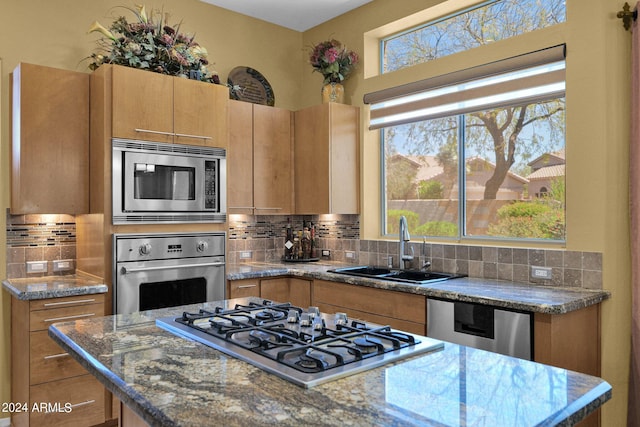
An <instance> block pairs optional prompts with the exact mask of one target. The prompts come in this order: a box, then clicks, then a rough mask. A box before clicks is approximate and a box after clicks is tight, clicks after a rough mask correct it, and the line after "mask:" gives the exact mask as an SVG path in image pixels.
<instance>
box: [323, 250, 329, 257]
mask: <svg viewBox="0 0 640 427" xmlns="http://www.w3.org/2000/svg"><path fill="white" fill-rule="evenodd" d="M322 256H323V257H327V258H328V257H330V256H331V251H330V250H329V249H323V250H322Z"/></svg>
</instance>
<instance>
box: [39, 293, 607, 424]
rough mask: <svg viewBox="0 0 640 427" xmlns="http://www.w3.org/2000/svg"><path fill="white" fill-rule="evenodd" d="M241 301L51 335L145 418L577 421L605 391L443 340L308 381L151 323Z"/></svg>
mask: <svg viewBox="0 0 640 427" xmlns="http://www.w3.org/2000/svg"><path fill="white" fill-rule="evenodd" d="M248 301H256V302H257V301H260V300H259V299H257V298H254V299H252V298H248V299H237V300H228V301H220V302H211V303H204V304H198V305H194V306H188V307H178V308H171V309H161V310H151V311H146V312H140V313H133V314H130V315H118V316H109V317H103V318H96V319H86V320H78V321H75V322H67V323H59V324H55V325H53V326H51V327H50V329H49V335H50V336H51V337H52V338H53V339H54V341H56V342H57V343H58V344H60V345H61V346H62V347H63V348H64V349H65V350H66V351H68V352H69V353H70V354H71V355H72V356H73V357H74V358H75V359H76V360H78V361H79V362H80V363H81V364H82V365H83V366H85V367H86V368H87V369H88V370H89V372H90V373H92V374H93V375H94V376H96V377H97V378H98V379H99V380H100V381H101V382H102V383H103V384H104V385H105V386H106V387H107V389H109V390H110V391H111V392H113V393H114V395H115V396H116V397H118V398H119V399H120V400H121V401H122V402H123V403H124V404H125V405H127V406H128V407H129V408H130V409H131V410H132V411H133V412H135V413H136V414H138V415H139V416H140V417H141V418H142V419H144V420H145V421H146V422H147V423H149V424H150V425H152V426H194V425H198V426H209V425H211V426H217V425H225V426H247V425H278V426H289V425H309V426H314V425H336V426H345V425H351V426H374V425H379V426H383V425H384V426H389V425H394V426H415V425H423V426H425V425H426V426H431V425H434V426H435V425H437V426H464V425H491V426H515V425H518V426H534V425H544V426H546V425H548V426H551V425H554V426H555V425H574V424H575V423H577V422H578V421H580V420H582V419H583V418H584V417H585V416H586V415H588V414H589V413H591V412H593V411H594V410H596V409H597V408H598V407H600V406H601V405H602V404H604V403H605V402H606V401H607V400H609V399H610V398H611V387H610V385H609V384H608V383H607V382H605V381H604V380H602V379H600V378H597V377H593V376H589V375H584V374H579V373H575V372H571V371H567V370H565V369H560V368H555V367H550V366H546V365H542V364H538V363H535V362H530V361H525V360H521V359H516V358H512V357H508V356H503V355H499V354H496V353H490V352H486V351H482V350H475V349H472V348H468V347H464V346H459V345H455V344H450V343H445V345H444V349H443V350H441V351H436V352H433V353H428V354H425V355H418V356H414V357H412V358H409V359H405V360H403V361H399V362H395V363H391V364H388V365H384V366H382V367H379V368H375V369H372V370H369V371H366V372H363V373H359V374H356V375H353V376H349V377H345V378H341V379H339V380H335V381H331V382H328V383H325V384H320V385H317V386H315V387H313V388H310V389H304V388H301V387H298V386H296V385H294V384H292V383H289V382H288V381H286V380H284V379H281V378H279V377H277V376H275V375H272V374H269V373H268V372H265V371H263V370H261V369H259V368H257V367H254V366H253V365H250V364H248V363H245V362H243V361H240V360H237V359H234V358H232V357H229V356H227V355H225V354H223V353H221V352H219V351H217V350H214V349H212V348H209V347H207V346H205V345H203V344H200V343H197V342H194V341H189V340H186V339H184V338H181V337H178V336H175V335H173V334H171V333H169V332H167V331H165V330H162V329H160V328H158V327H157V326H156V324H155V319H156V318H158V317H166V316H172V315H176V316H178V315H180V314H181V313H182V311H184V310H188V311H191V310H197V309H198V308H200V307H202V308H208V309H213V308H215V307H223V308H230V307H234V306H235V304H236V303H238V302H240V303H247V302H248ZM125 427H126V426H125Z"/></svg>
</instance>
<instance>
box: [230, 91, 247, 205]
mask: <svg viewBox="0 0 640 427" xmlns="http://www.w3.org/2000/svg"><path fill="white" fill-rule="evenodd" d="M253 209H254V204H253V104H250V103H248V102H242V101H229V148H228V150H227V212H228V213H230V214H245V215H252V214H253Z"/></svg>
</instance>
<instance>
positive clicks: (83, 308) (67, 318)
mask: <svg viewBox="0 0 640 427" xmlns="http://www.w3.org/2000/svg"><path fill="white" fill-rule="evenodd" d="M100 316H104V304H102V303H100V304H88V305H72V306H61V307H58V308H52V309H49V310H37V311H32V312H31V315H30V316H29V330H30V331H41V330H43V329H47V328H48V327H49V325H52V324H53V323H59V322H71V321H74V320H80V319H88V318H91V317H100Z"/></svg>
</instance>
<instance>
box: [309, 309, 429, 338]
mask: <svg viewBox="0 0 640 427" xmlns="http://www.w3.org/2000/svg"><path fill="white" fill-rule="evenodd" d="M317 306H318V308H319V309H320V312H321V313H338V312H343V313H346V314H347V316H348V317H349V322H351V320H355V319H358V320H362V321H364V322H373V323H377V324H378V325H383V326H384V325H389V326H391V327H392V328H394V329H398V330H400V331H404V332H411V333H412V334H418V335H426V333H427V325H426V324H425V323H416V322H409V321H408V320H401V319H393V318H391V317H385V316H378V315H376V314H372V313H365V312H363V311H358V310H354V309H352V308H346V307H339V306H335V305H330V304H324V303H321V302H319V303H317Z"/></svg>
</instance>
